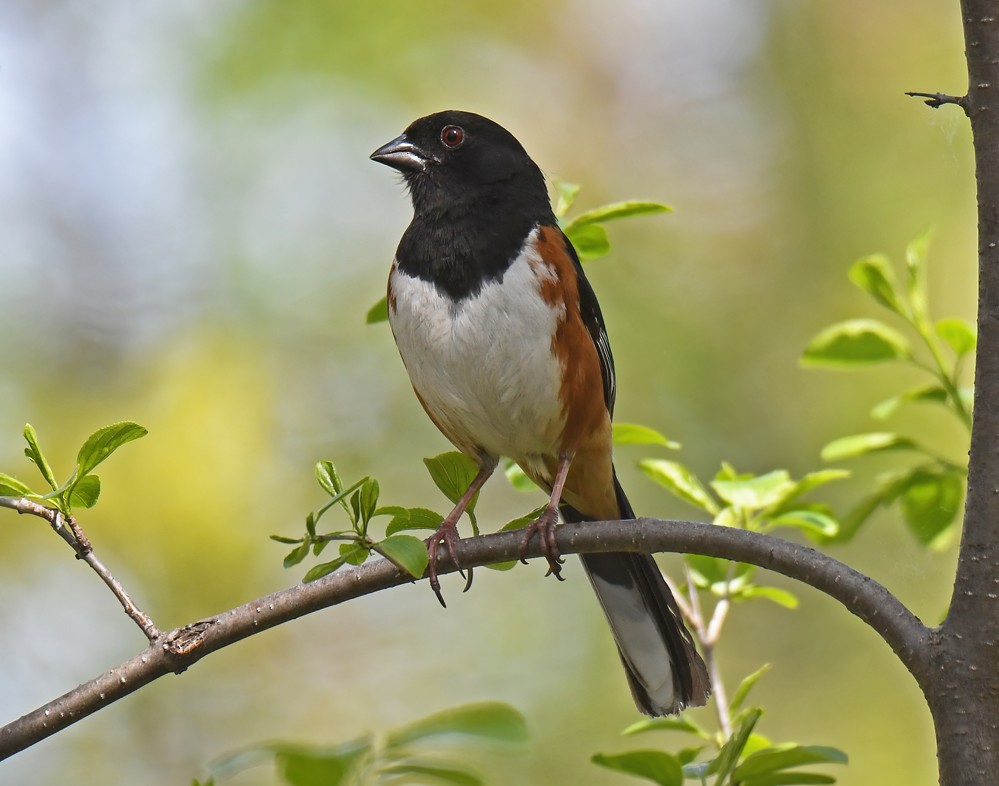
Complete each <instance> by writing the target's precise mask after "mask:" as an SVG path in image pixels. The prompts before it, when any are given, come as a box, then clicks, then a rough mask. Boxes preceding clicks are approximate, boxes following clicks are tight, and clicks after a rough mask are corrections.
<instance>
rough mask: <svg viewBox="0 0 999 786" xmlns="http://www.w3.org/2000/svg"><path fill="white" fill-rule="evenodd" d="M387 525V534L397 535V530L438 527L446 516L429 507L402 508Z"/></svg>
mask: <svg viewBox="0 0 999 786" xmlns="http://www.w3.org/2000/svg"><path fill="white" fill-rule="evenodd" d="M399 510H400V511H401V512H400V513H397V514H396V515H395V516H394V517H393V518H392V520H391V521H390V522H389V523H388V526H387V527H385V534H386V535H395V534H396V533H397V532H404V531H406V530H410V529H437V528H438V527H439V526H440V525H441V522H442V521H444V517H443V516H442V515H441V514H440V513H437V512H435V511H432V510H428V509H427V508H400V509H399Z"/></svg>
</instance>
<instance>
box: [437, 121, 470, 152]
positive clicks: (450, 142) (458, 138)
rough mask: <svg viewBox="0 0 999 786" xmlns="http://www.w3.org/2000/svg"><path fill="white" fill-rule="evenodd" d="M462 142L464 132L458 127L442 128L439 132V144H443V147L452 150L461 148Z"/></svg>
mask: <svg viewBox="0 0 999 786" xmlns="http://www.w3.org/2000/svg"><path fill="white" fill-rule="evenodd" d="M464 141H465V130H464V129H463V128H461V127H460V126H444V128H443V129H442V130H441V142H443V143H444V147H448V148H451V150H454V149H455V148H457V147H461V143H462V142H464Z"/></svg>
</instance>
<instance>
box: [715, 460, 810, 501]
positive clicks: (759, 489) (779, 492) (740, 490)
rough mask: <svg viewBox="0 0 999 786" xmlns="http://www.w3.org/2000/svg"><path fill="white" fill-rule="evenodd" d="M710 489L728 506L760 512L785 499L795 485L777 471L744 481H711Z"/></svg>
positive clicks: (782, 471)
mask: <svg viewBox="0 0 999 786" xmlns="http://www.w3.org/2000/svg"><path fill="white" fill-rule="evenodd" d="M711 488H713V489H714V490H715V493H716V494H718V496H719V497H721V498H722V499H723V500H725V501H726V502H727V503H729V504H730V505H734V506H735V507H738V508H745V509H747V510H760V509H761V508H765V507H767V506H768V505H772V504H774V503H776V502H779V501H780V500H782V499H784V498H786V497H787V496H788V494H790V493H791V492H792V491H794V489H795V483H794V482H793V481H792V480H791V476H790V475H789V474H788V473H787V472H786V471H785V470H783V469H778V470H774V471H773V472H768V473H766V474H765V475H756V476H753V477H750V478H747V479H745V480H713V481H711Z"/></svg>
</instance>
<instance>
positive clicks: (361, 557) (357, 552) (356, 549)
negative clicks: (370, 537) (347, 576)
mask: <svg viewBox="0 0 999 786" xmlns="http://www.w3.org/2000/svg"><path fill="white" fill-rule="evenodd" d="M370 553H371V550H370V549H369V548H368V547H367V546H365V545H364V544H363V543H356V542H355V543H341V544H340V557H341V558H342V559H343V560H344V561H345V562H347V563H348V564H350V565H363V564H364V561H365V560H366V559H367V558H368V555H369V554H370Z"/></svg>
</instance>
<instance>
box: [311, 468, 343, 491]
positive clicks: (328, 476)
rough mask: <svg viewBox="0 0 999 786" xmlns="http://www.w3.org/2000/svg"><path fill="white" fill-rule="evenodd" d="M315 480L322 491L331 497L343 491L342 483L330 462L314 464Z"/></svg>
mask: <svg viewBox="0 0 999 786" xmlns="http://www.w3.org/2000/svg"><path fill="white" fill-rule="evenodd" d="M316 480H318V481H319V485H320V486H321V487H322V489H323V491H325V492H326V493H327V494H329V495H330V496H331V497H335V496H336V495H337V494H339V493H340V492H342V491H343V481H342V480H341V479H340V473H339V472H337V471H336V466H334V464H333V462H332V461H318V462H316Z"/></svg>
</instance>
